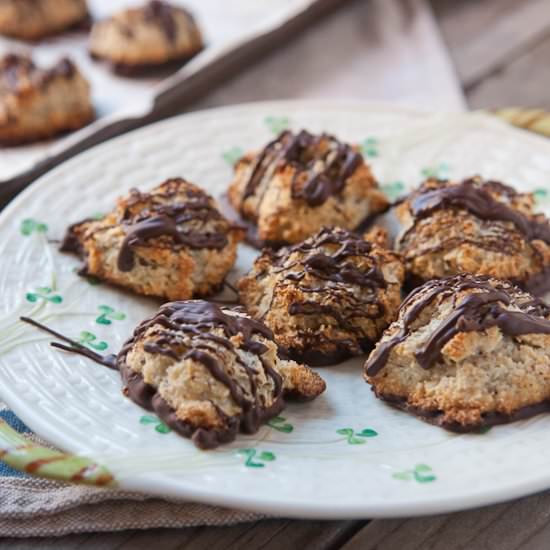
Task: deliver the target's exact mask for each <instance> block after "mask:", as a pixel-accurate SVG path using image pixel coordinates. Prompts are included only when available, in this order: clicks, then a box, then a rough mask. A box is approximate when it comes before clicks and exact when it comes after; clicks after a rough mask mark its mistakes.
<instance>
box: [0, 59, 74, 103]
mask: <svg viewBox="0 0 550 550" xmlns="http://www.w3.org/2000/svg"><path fill="white" fill-rule="evenodd" d="M76 71H77V69H76V66H75V65H74V63H73V62H72V61H71V60H70V59H68V58H66V57H64V58H62V59H60V60H59V61H58V62H57V63H56V64H55V65H54V66H53V67H52V68H51V69H48V70H44V69H40V68H38V67H37V66H36V65H35V64H34V63H33V61H32V59H31V58H30V57H27V56H24V55H17V54H13V53H11V54H7V55H5V56H4V57H2V58H1V59H0V91H2V90H5V91H7V92H9V93H13V94H18V93H23V92H24V91H25V90H26V89H27V88H28V87H29V86H35V87H36V88H38V89H44V88H46V87H47V86H48V84H49V83H50V82H51V81H52V80H54V79H55V78H58V77H61V78H67V79H70V78H73V76H74V75H75V74H76Z"/></svg>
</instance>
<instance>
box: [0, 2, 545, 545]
mask: <svg viewBox="0 0 550 550" xmlns="http://www.w3.org/2000/svg"><path fill="white" fill-rule="evenodd" d="M431 3H432V6H433V8H434V11H435V13H436V16H437V19H438V22H439V23H440V26H441V29H442V34H443V36H444V39H445V41H446V42H447V44H448V46H449V48H450V51H451V54H452V57H453V59H454V61H455V64H456V68H457V72H458V74H459V76H460V79H461V82H462V84H463V87H464V90H465V92H466V94H467V98H468V101H469V105H470V106H471V107H473V108H480V107H503V106H510V105H518V106H533V107H546V108H549V109H550V94H549V93H548V83H549V82H550V63H549V62H548V60H549V59H550V0H521V1H518V0H431ZM549 520H550V494H542V495H535V496H532V497H529V498H526V499H522V500H519V501H516V502H512V503H505V504H499V505H496V506H491V507H486V508H482V509H479V510H473V511H467V512H462V513H457V514H447V515H442V516H432V517H426V518H417V519H406V520H403V519H397V520H376V521H372V522H370V523H368V522H359V521H340V522H321V521H290V520H268V521H262V522H257V523H249V524H242V525H237V526H232V527H218V528H211V527H199V528H188V529H169V530H150V531H144V532H142V531H126V532H119V533H107V534H84V535H72V536H67V537H62V538H51V539H27V540H17V539H4V540H2V541H1V543H0V547H1V548H5V549H10V550H16V549H17V550H23V549H25V550H26V549H36V548H55V549H59V550H68V549H76V548H78V549H87V550H95V549H106V550H107V549H114V548H117V549H138V550H139V549H149V548H153V549H154V550H162V549H167V550H171V549H193V550H195V549H196V550H199V549H205V550H217V549H240V548H246V549H247V550H255V549H260V548H262V549H278V548H284V549H292V548H299V549H304V550H307V549H316V550H324V549H326V550H333V549H336V548H344V549H345V550H356V549H362V550H374V549H376V550H393V549H399V550H420V549H421V550H455V549H459V548H467V549H469V550H476V549H489V550H492V549H495V550H512V549H513V550H520V549H521V550H538V549H541V550H542V549H548V548H550V521H549Z"/></svg>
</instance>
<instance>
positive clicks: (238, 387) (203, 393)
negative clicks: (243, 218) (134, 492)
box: [117, 300, 325, 449]
mask: <svg viewBox="0 0 550 550" xmlns="http://www.w3.org/2000/svg"><path fill="white" fill-rule="evenodd" d="M117 364H118V367H119V369H120V371H121V374H122V377H123V380H124V382H125V384H126V392H125V394H126V395H127V396H128V397H130V399H132V400H133V401H135V402H137V403H138V404H139V405H141V406H143V407H145V408H147V409H149V410H154V411H155V412H156V413H157V414H158V416H159V418H161V420H163V421H164V422H165V423H166V424H167V425H168V426H170V427H171V428H172V429H174V430H175V431H176V432H178V433H179V434H181V435H183V436H185V437H189V438H191V440H192V441H193V442H194V443H195V445H197V446H198V447H199V448H202V449H209V448H213V447H217V446H218V445H220V444H223V443H228V442H230V441H233V440H234V439H235V437H236V435H237V433H238V432H239V431H240V432H243V433H248V434H251V433H255V432H257V431H258V429H259V428H260V426H261V425H262V424H263V423H265V422H267V421H268V420H269V419H271V418H273V417H274V416H277V415H278V414H279V413H280V412H281V410H282V409H283V408H284V406H285V402H284V400H285V398H296V399H298V400H310V399H313V398H315V397H317V396H318V395H320V394H321V393H322V392H323V391H324V390H325V383H324V381H323V380H322V378H321V377H320V376H319V375H318V374H316V373H315V372H314V371H312V370H310V369H309V368H308V367H305V366H303V365H300V364H298V363H295V362H294V361H287V360H285V359H282V358H281V357H280V356H279V354H278V349H277V346H276V344H275V343H274V341H273V337H272V334H271V332H270V331H269V329H268V328H267V327H265V326H264V325H262V323H259V322H257V321H254V320H253V319H251V318H250V317H248V316H247V315H246V314H245V313H243V312H242V311H238V310H231V309H228V308H223V307H220V306H218V305H215V304H212V303H208V302H204V301H201V300H191V301H183V302H173V303H168V304H165V305H163V306H162V307H161V308H160V310H159V312H158V313H157V314H156V315H155V316H153V317H152V318H151V319H148V320H146V321H144V322H143V323H141V324H140V325H139V326H138V327H137V329H136V330H135V332H134V335H133V337H132V338H131V339H130V340H129V341H128V342H127V343H126V345H125V346H124V347H123V349H122V351H121V352H120V354H119V355H118V358H117Z"/></svg>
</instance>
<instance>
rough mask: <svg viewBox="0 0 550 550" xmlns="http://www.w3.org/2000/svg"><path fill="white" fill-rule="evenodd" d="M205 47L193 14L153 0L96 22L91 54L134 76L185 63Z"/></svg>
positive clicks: (91, 40)
mask: <svg viewBox="0 0 550 550" xmlns="http://www.w3.org/2000/svg"><path fill="white" fill-rule="evenodd" d="M202 48H203V41H202V37H201V33H200V31H199V28H198V27H197V24H196V23H195V20H194V18H193V17H192V15H191V14H190V13H189V12H188V11H187V10H185V9H183V8H181V7H176V6H173V5H171V4H169V3H167V2H160V1H158V0H152V1H150V2H148V3H147V4H145V5H144V6H143V7H138V8H129V9H127V10H124V11H121V12H118V13H116V14H115V15H113V16H112V17H110V18H109V19H105V20H103V21H99V22H98V23H96V24H94V26H93V27H92V31H91V34H90V44H89V49H90V54H91V55H92V57H94V58H95V59H100V60H104V61H107V62H109V64H110V65H111V67H112V68H113V70H114V71H115V72H119V73H122V74H127V75H130V76H131V75H132V74H133V73H138V72H141V71H144V70H147V69H153V68H155V67H159V66H163V65H166V64H171V63H175V62H183V61H185V60H187V59H189V58H191V57H193V56H194V55H195V54H196V53H197V52H199V51H200V50H201V49H202Z"/></svg>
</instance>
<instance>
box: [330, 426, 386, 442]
mask: <svg viewBox="0 0 550 550" xmlns="http://www.w3.org/2000/svg"><path fill="white" fill-rule="evenodd" d="M336 433H337V434H338V435H343V436H345V437H346V441H347V442H348V445H363V444H364V443H366V442H367V441H366V438H369V437H376V436H377V435H378V432H376V431H375V430H373V429H371V428H364V429H363V430H361V431H360V432H356V431H355V430H354V429H353V428H340V429H339V430H336Z"/></svg>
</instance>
